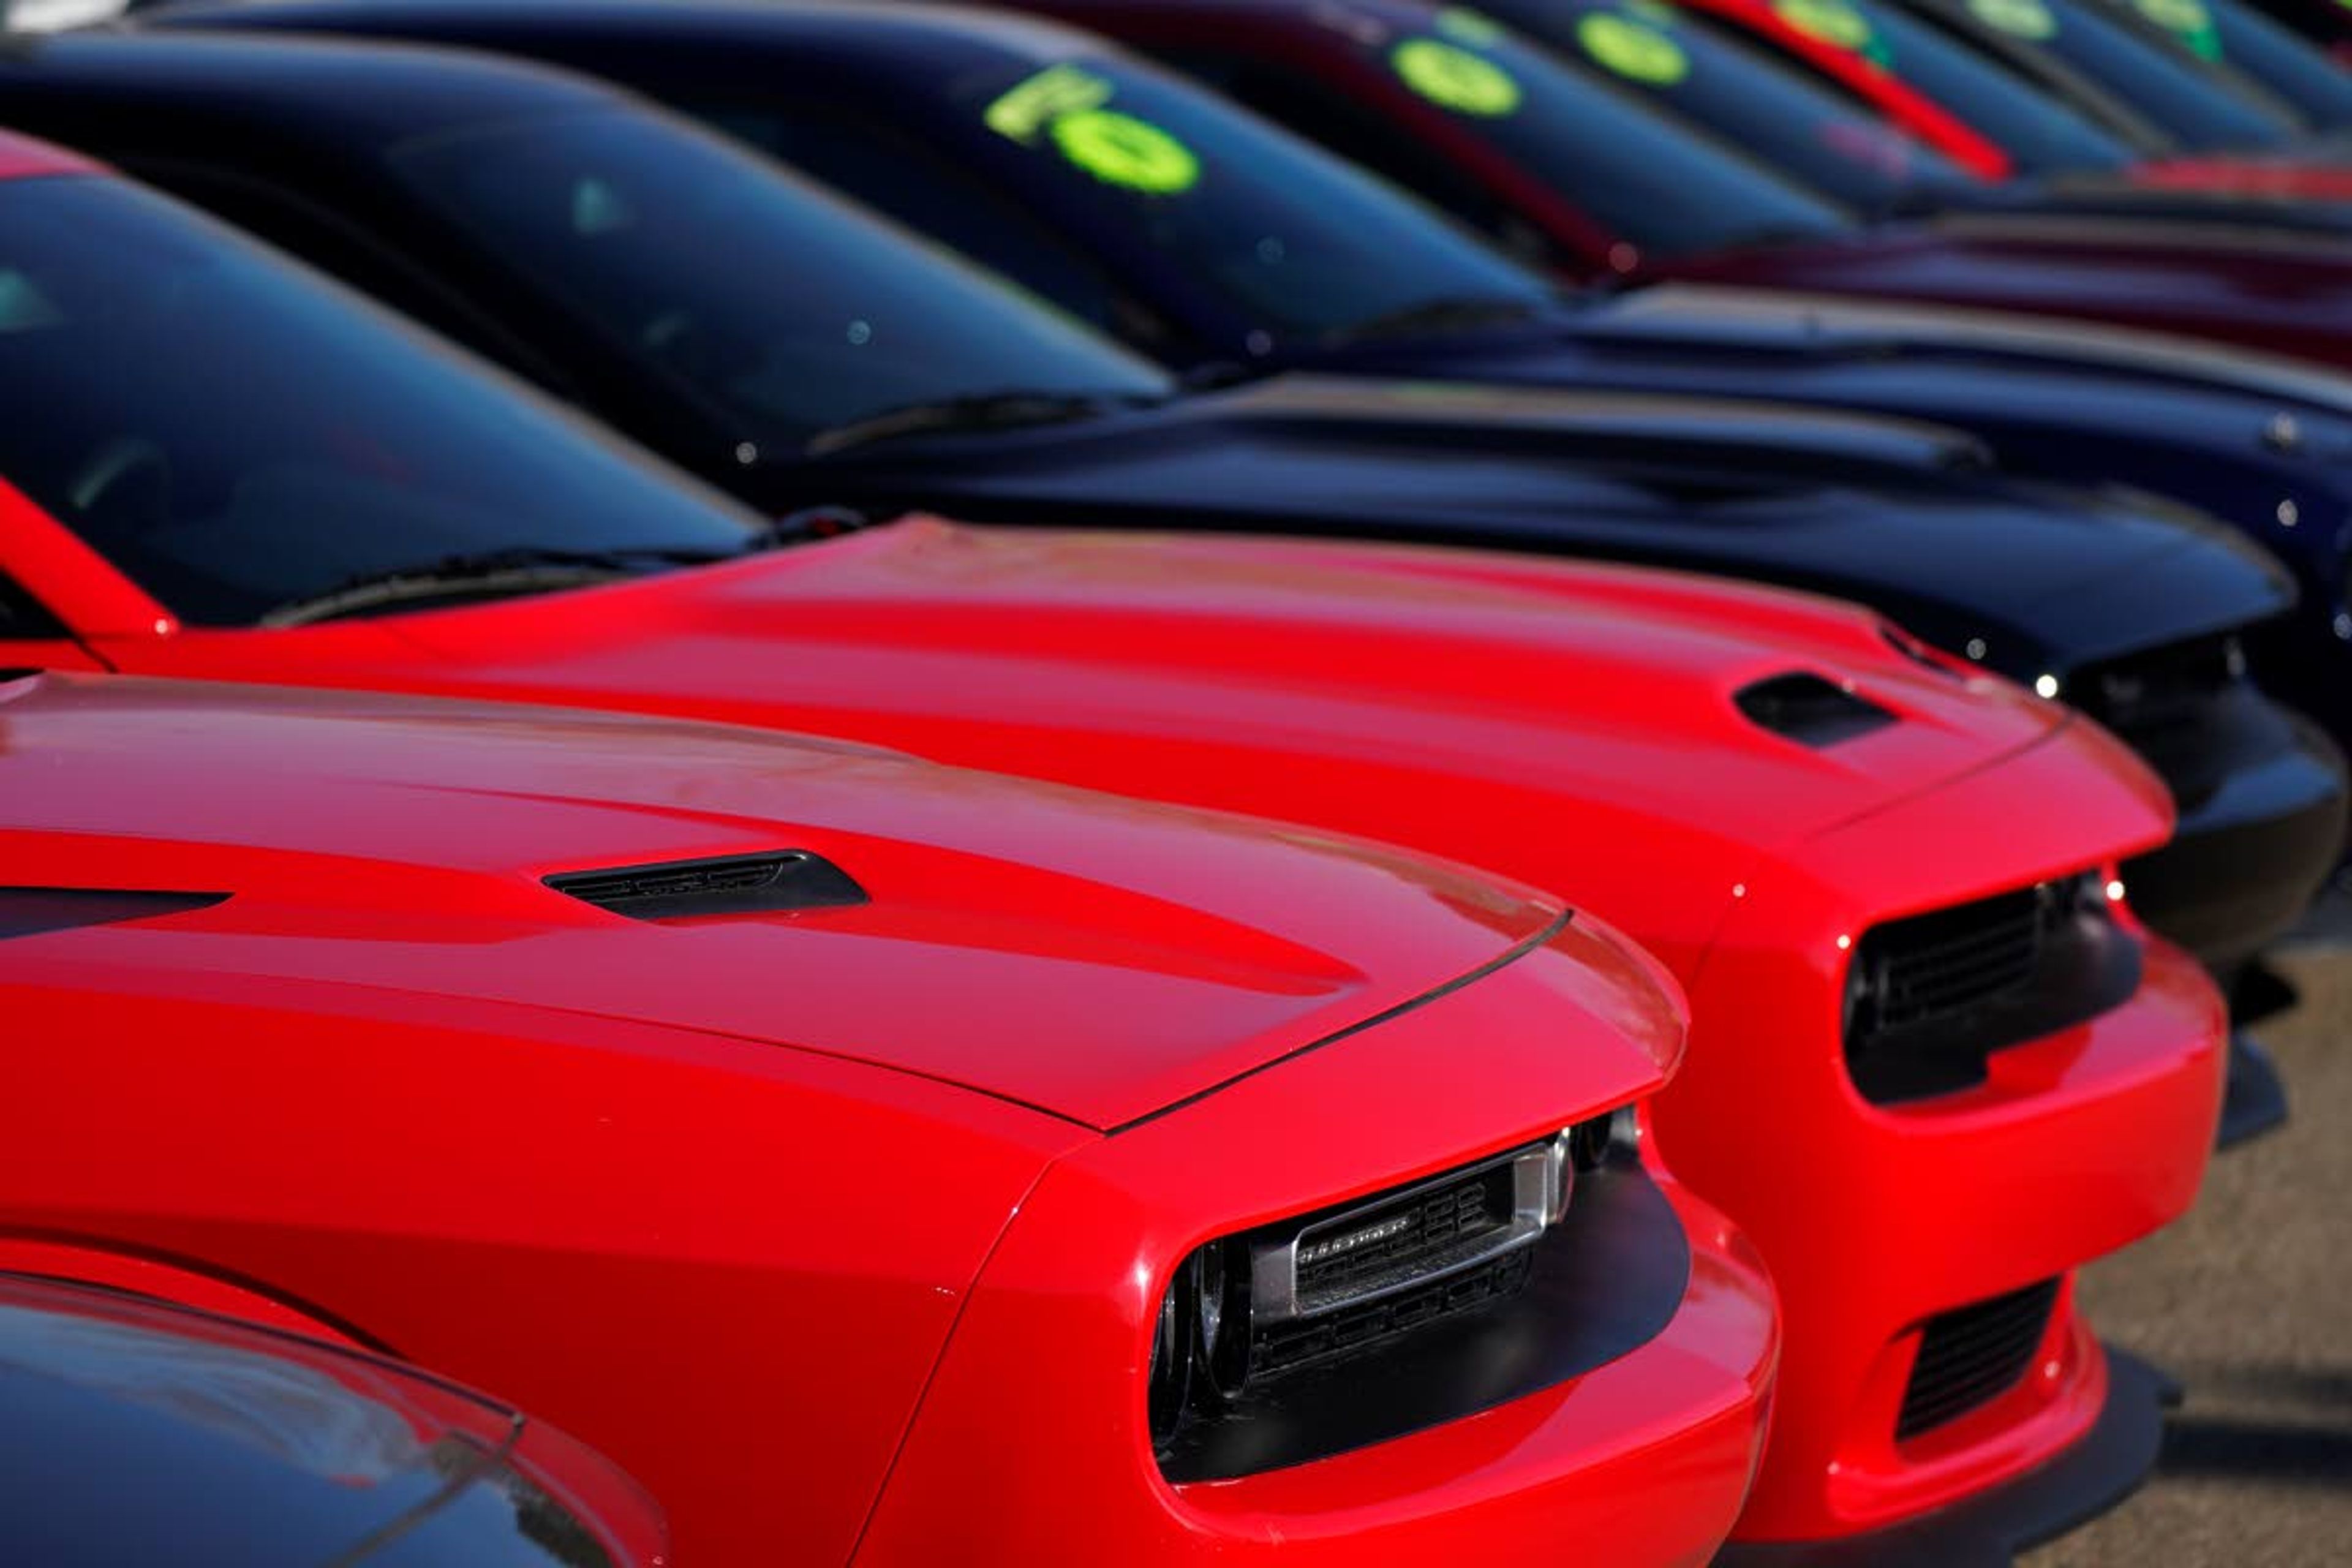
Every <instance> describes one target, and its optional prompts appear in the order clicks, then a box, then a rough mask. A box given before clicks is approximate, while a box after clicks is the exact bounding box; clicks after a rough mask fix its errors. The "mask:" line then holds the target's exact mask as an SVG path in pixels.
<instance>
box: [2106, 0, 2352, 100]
mask: <svg viewBox="0 0 2352 1568" xmlns="http://www.w3.org/2000/svg"><path fill="white" fill-rule="evenodd" d="M2102 4H2104V5H2105V6H2106V7H2107V9H2108V10H2109V11H2110V12H2112V13H2115V14H2119V15H2123V16H2137V17H2138V18H2139V19H2140V20H2142V21H2143V22H2145V23H2146V24H2147V25H2148V26H2153V27H2156V28H2158V29H2159V30H2161V31H2163V32H2165V33H2168V34H2170V35H2171V36H2172V37H2174V38H2175V39H2177V40H2178V41H2179V44H2180V46H2181V47H2183V48H2185V49H2187V50H2188V51H2189V53H2190V54H2192V55H2195V56H2197V57H2198V58H2200V59H2207V60H2213V61H2217V62H2219V63H2220V64H2221V65H2224V66H2228V67H2230V68H2232V69H2234V70H2237V71H2239V72H2242V74H2244V75H2245V76H2246V77H2248V78H2250V79H2252V80H2253V81H2255V82H2257V83H2259V84H2260V85H2261V86H2263V87H2264V88H2267V89H2270V90H2271V91H2272V92H2274V93H2276V94H2277V95H2278V96H2279V97H2280V98H2281V99H2283V100H2285V101H2286V102H2288V103H2290V104H2292V105H2294V108H2295V109H2296V110H2298V111H2299V112H2301V113H2302V114H2304V115H2305V116H2306V117H2307V118H2308V119H2309V120H2310V121H2311V122H2312V123H2313V124H2315V125H2323V126H2326V127H2328V128H2329V129H2331V130H2332V129H2336V128H2338V127H2342V126H2347V125H2352V74H2347V73H2346V71H2345V70H2344V68H2342V67H2341V66H2340V65H2338V64H2337V63H2336V58H2335V57H2334V56H2332V55H2330V54H2328V53H2326V51H2324V50H2321V49H2315V48H2314V47H2312V46H2311V44H2310V43H2309V41H2308V40H2306V39H2304V38H2300V37H2296V36H2295V35H2294V32H2292V31H2291V30H2289V29H2288V28H2287V27H2285V26H2282V25H2281V24H2280V23H2278V22H2276V21H2273V19H2272V18H2270V17H2268V16H2263V14H2262V13H2261V12H2260V11H2258V10H2256V9H2254V7H2253V6H2252V5H2247V4H2245V0H2102Z"/></svg>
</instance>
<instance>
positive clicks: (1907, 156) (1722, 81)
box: [1490, 0, 1967, 212]
mask: <svg viewBox="0 0 2352 1568" xmlns="http://www.w3.org/2000/svg"><path fill="white" fill-rule="evenodd" d="M1490 9H1492V10H1493V11H1494V13H1495V14H1496V16H1500V17H1502V18H1503V19H1504V20H1506V21H1509V22H1512V23H1514V24H1517V26H1521V27H1523V28H1525V29H1527V30H1528V32H1529V33H1531V34H1532V35H1533V36H1535V37H1538V38H1540V39H1542V40H1544V41H1545V42H1547V43H1549V44H1551V45H1552V46H1553V47H1556V48H1557V49H1559V52H1560V53H1561V55H1562V56H1563V57H1564V58H1568V59H1570V60H1573V61H1576V62H1578V63H1579V64H1580V66H1581V67H1582V68H1585V69H1587V70H1589V71H1591V72H1593V73H1595V74H1597V75H1601V76H1603V77H1606V78H1608V79H1612V80H1615V81H1620V82H1624V83H1628V84H1630V85H1631V86H1632V87H1633V89H1634V90H1635V91H1638V92H1642V93H1644V94H1646V95H1648V96H1649V97H1650V98H1652V99H1653V100H1657V101H1659V102H1661V103H1663V104H1664V106H1665V107H1666V108H1667V109H1669V110H1673V111H1674V112H1675V113H1676V114H1678V115H1681V116H1683V117H1684V118H1685V119H1687V120H1690V121H1693V122H1695V123H1696V124H1698V125H1701V126H1704V127H1706V129H1707V130H1709V131H1711V132H1715V133H1716V134H1717V135H1718V136H1720V137H1722V138H1724V139H1725V140H1726V141H1728V142H1734V143H1736V144H1737V145H1738V146H1741V147H1744V148H1747V149H1748V151H1750V152H1752V153H1755V154H1756V155H1758V156H1759V157H1760V158H1762V159H1763V160H1764V161H1765V162H1766V163H1770V164H1771V165H1772V166H1773V167H1774V168H1777V169H1780V170H1783V171H1785V172H1786V173H1788V174H1794V175H1795V176H1796V177H1797V178H1798V179H1800V180H1802V181H1803V182H1804V183H1805V184H1808V185H1811V187H1812V188H1813V189H1815V190H1817V191H1821V192H1822V193H1824V194H1826V195H1831V196H1833V197H1835V198H1836V199H1838V200H1839V201H1841V202H1843V203H1844V204H1846V205H1848V206H1852V207H1857V208H1860V209H1862V210H1864V211H1865V212H1884V211H1885V210H1887V209H1888V208H1890V207H1893V206H1895V205H1899V204H1900V203H1901V202H1902V201H1903V200H1904V199H1905V198H1906V196H1907V195H1911V194H1912V193H1915V192H1917V191H1920V190H1922V189H1923V188H1933V187H1935V186H1938V185H1958V184H1965V183H1966V182H1967V176H1966V175H1964V174H1961V173H1960V172H1959V170H1958V169H1957V168H1955V167H1954V166H1953V165H1952V164H1951V163H1948V162H1947V161H1946V160H1945V159H1944V158H1943V157H1942V156H1941V155H1939V154H1937V153H1933V152H1930V151H1929V150H1928V149H1927V148H1926V147H1924V146H1922V145H1920V144H1919V143H1918V142H1915V141H1913V140H1912V139H1911V138H1910V137H1908V136H1906V135H1905V134H1903V133H1902V132H1899V131H1897V130H1895V128H1894V127H1892V126H1890V125H1888V124H1887V123H1886V122H1885V121H1882V120H1880V119H1877V118H1876V117H1875V116H1874V115H1872V114H1871V113H1870V112H1869V111H1868V110H1863V109H1859V108H1856V107H1854V106H1853V105H1852V104H1850V103H1849V102H1848V101H1847V100H1844V99H1842V98H1840V97H1839V96H1838V95H1837V94H1836V93H1834V92H1832V91H1831V90H1829V89H1826V88H1824V87H1822V86H1820V85H1818V84H1817V83H1815V82H1813V81H1811V80H1809V79H1806V78H1805V77H1803V76H1801V75H1799V74H1798V73H1797V72H1795V71H1793V70H1790V68H1787V67H1785V66H1782V65H1780V64H1778V63H1776V62H1775V61H1773V60H1772V59H1770V58H1769V57H1767V56H1766V55H1765V54H1764V53H1763V52H1762V51H1761V50H1759V49H1757V48H1755V47H1751V46H1750V45H1748V44H1745V43H1743V42H1741V41H1740V40H1739V39H1738V38H1737V37H1733V36H1731V35H1730V34H1728V33H1727V32H1723V31H1719V30H1717V28H1716V27H1714V26H1711V25H1709V24H1708V23H1706V22H1705V21H1703V20H1701V19H1699V18H1697V17H1695V16H1691V15H1690V14H1689V13H1688V12H1685V11H1682V10H1679V9H1677V8H1675V6H1673V5H1667V4H1665V3H1664V0H1502V3H1501V4H1499V5H1490Z"/></svg>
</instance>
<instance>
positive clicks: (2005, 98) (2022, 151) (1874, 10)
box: [1774, 0, 2136, 174]
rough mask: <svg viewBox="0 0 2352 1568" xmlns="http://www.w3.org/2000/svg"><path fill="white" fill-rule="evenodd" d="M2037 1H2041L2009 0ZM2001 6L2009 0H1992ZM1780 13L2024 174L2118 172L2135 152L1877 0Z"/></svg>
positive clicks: (1792, 1) (1796, 4)
mask: <svg viewBox="0 0 2352 1568" xmlns="http://www.w3.org/2000/svg"><path fill="white" fill-rule="evenodd" d="M1987 4H1988V5H1989V6H2000V5H2002V4H2003V0H1987ZM2011 4H2014V5H2021V6H2024V7H2028V8H2032V7H2036V6H2038V5H2039V0H2011ZM1774 9H1775V10H1776V11H1778V12H1779V13H1780V16H1781V19H1782V20H1784V21H1786V22H1788V23H1789V24H1790V26H1796V27H1798V28H1799V29H1801V31H1804V32H1806V33H1809V34H1811V36H1813V37H1817V38H1820V39H1822V41H1823V42H1827V43H1833V44H1837V45H1840V46H1841V47H1846V48H1850V49H1853V50H1854V51H1855V52H1857V53H1859V54H1861V55H1862V56H1863V57H1864V58H1866V59H1868V60H1869V61H1870V62H1871V63H1872V64H1873V65H1874V66H1875V67H1876V68H1879V69H1881V70H1884V71H1886V72H1888V73H1890V74H1892V75H1893V76H1894V77H1895V79H1896V80H1898V81H1900V82H1902V83H1903V84H1904V85H1905V86H1906V87H1908V88H1910V89H1913V90H1914V91H1916V92H1917V93H1919V94H1920V95H1921V96H1922V97H1924V98H1927V100H1930V101H1931V102H1933V103H1935V104H1937V106H1938V107H1940V108H1942V109H1944V110H1947V111H1948V112H1949V113H1950V114H1951V115H1952V116H1953V117H1954V118H1956V119H1958V120H1959V121H1961V122H1963V123H1964V124H1966V125H1967V126H1968V127H1969V129H1970V130H1972V131H1974V132H1977V134H1979V136H1982V137H1984V138H1985V139H1986V140H1988V141H1990V142H1992V143H1993V144H1994V145H1995V146H1997V147H1999V148H2000V150H2001V151H2002V152H2003V153H2007V154H2008V155H2009V158H2010V161H2011V163H2013V164H2014V165H2015V166H2016V169H2017V172H2018V173H2019V174H2059V173H2069V174H2076V173H2084V172H2091V171H2112V170H2119V169H2123V168H2126V167H2127V166H2128V165H2130V164H2131V163H2133V162H2135V161H2136V160H2135V154H2134V153H2133V152H2132V150H2131V149H2130V148H2129V147H2127V146H2126V145H2125V144H2124V142H2122V141H2120V140H2119V139H2117V138H2116V137H2115V136H2113V135H2111V134H2109V133H2108V132H2106V131H2105V130H2103V129H2101V128H2100V127H2098V126H2096V125H2094V124H2093V123H2092V122H2091V121H2089V120H2087V119H2085V118H2084V116H2083V115H2082V114H2080V113H2078V112H2077V111H2076V110H2073V109H2071V108H2069V107H2067V106H2066V105H2065V104H2063V103H2061V102H2059V101H2058V100H2056V99H2054V98H2052V97H2051V96H2050V95H2049V94H2048V93H2045V92H2043V91H2042V89H2039V88H2037V87H2035V86H2033V85H2032V83H2030V82H2027V81H2025V80H2024V79H2021V78H2020V77H2018V76H2017V75H2016V74H2015V73H2014V72H2012V71H2011V70H2010V69H2009V68H2007V67H2004V66H2000V65H1997V64H1995V63H1994V62H1993V61H1992V60H1990V59H1989V58H1986V57H1985V56H1984V55H1983V54H1982V53H1981V52H1979V50H1978V49H1976V48H1975V47H1972V46H1970V45H1969V44H1965V43H1963V42H1961V41H1960V40H1959V39H1958V38H1955V37H1952V36H1951V35H1949V34H1948V33H1943V32H1939V31H1937V29H1936V28H1934V27H1931V26H1927V24H1926V23H1924V22H1921V21H1918V20H1916V19H1915V18H1913V17H1911V16H1906V15H1904V14H1903V13H1902V12H1901V11H1899V10H1896V9H1895V7H1894V6H1892V5H1882V4H1879V3H1878V0H1785V3H1784V4H1781V5H1776V6H1775V7H1774Z"/></svg>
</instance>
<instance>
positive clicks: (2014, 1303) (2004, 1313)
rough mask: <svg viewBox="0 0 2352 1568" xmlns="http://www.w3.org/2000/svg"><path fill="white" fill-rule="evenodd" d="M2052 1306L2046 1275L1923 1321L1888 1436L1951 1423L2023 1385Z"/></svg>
mask: <svg viewBox="0 0 2352 1568" xmlns="http://www.w3.org/2000/svg"><path fill="white" fill-rule="evenodd" d="M2057 1306H2058V1281H2057V1280H2055V1279H2045V1280H2043V1281H2042V1282H2041V1283H2040V1284H2038V1285H2029V1286H2027V1287H2026V1288H2025V1289H2022V1290H2013V1291H2011V1293H2010V1294H2008V1295H2006V1296H1996V1297H1994V1298H1992V1299H1991V1300H1987V1301H1979V1302H1976V1303H1974V1304H1972V1305H1970V1306H1966V1307H1960V1308H1956V1309H1955V1310H1951V1311H1948V1312H1945V1313H1941V1314H1939V1315H1938V1316H1937V1317H1934V1318H1931V1319H1929V1320H1928V1321H1927V1327H1926V1328H1925V1329H1923V1330H1922V1331H1920V1334H1919V1354H1918V1358H1917V1359H1916V1361H1915V1362H1914V1363H1912V1367H1911V1381H1910V1382H1909V1384H1906V1386H1905V1388H1904V1390H1903V1408H1902V1410H1901V1411H1900V1412H1899V1413H1898V1414H1897V1415H1896V1416H1895V1441H1896V1442H1898V1443H1907V1442H1909V1441H1910V1440H1911V1439H1913V1438H1914V1437H1917V1436H1923V1435H1924V1434H1926V1433H1928V1432H1932V1431H1934V1430H1935V1429H1936V1428H1937V1427H1938V1426H1945V1425H1947V1424H1948V1423H1950V1422H1953V1421H1957V1420H1958V1419H1959V1418H1960V1417H1961V1416H1963V1415H1967V1414H1969V1412H1970V1411H1972V1410H1980V1409H1982V1408H1983V1407H1984V1406H1986V1405H1990V1404H1991V1403H1992V1402H1993V1401H1994V1400H1996V1399H1999V1398H2000V1396H2001V1395H2002V1394H2007V1393H2008V1392H2009V1391H2010V1390H2011V1389H2013V1388H2015V1387H2016V1386H2017V1385H2018V1384H2021V1383H2022V1382H2024V1381H2025V1375H2026V1373H2028V1372H2030V1371H2032V1367H2033V1358H2034V1353H2035V1352H2037V1351H2039V1350H2040V1349H2041V1348H2042V1338H2043V1336H2044V1335H2046V1334H2047V1333H2048V1332H2049V1331H2050V1314H2051V1313H2052V1312H2053V1311H2054V1310H2056V1309H2057Z"/></svg>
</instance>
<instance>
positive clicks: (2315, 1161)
mask: <svg viewBox="0 0 2352 1568" xmlns="http://www.w3.org/2000/svg"><path fill="white" fill-rule="evenodd" d="M2279 967H2280V969H2281V970H2282V971H2283V972H2284V973H2287V974H2288V975H2289V977H2290V978H2292V979H2293V980H2294V981H2295V983H2296V984H2298V985H2299V986H2300V987H2301V988H2302V990H2303V1000H2302V1004H2301V1005H2300V1006H2298V1007H2297V1008H2296V1009H2295V1010H2294V1012H2293V1013H2290V1014H2287V1015H2285V1016H2282V1017H2280V1018H2278V1019H2275V1020H2273V1021H2271V1022H2268V1023H2265V1024H2264V1025H2263V1026H2262V1027H2261V1028H2260V1029H2258V1030H2257V1031H2256V1035H2257V1037H2258V1038H2260V1039H2261V1040H2262V1041H2263V1044H2265V1045H2266V1046H2268V1047H2270V1048H2271V1050H2272V1053H2273V1055H2274V1056H2275V1057H2276V1058H2277V1059H2278V1063H2279V1067H2280V1070H2281V1071H2282V1073H2283V1074H2284V1077H2285V1079H2286V1082H2287V1088H2288V1091H2289V1093H2290V1094H2291V1096H2292V1097H2293V1100H2292V1104H2293V1108H2294V1113H2293V1116H2292V1118H2291V1119H2290V1120H2289V1121H2288V1122H2287V1124H2286V1125H2285V1126H2284V1127H2283V1128H2282V1129H2280V1130H2279V1131H2275V1132H2272V1133H2270V1134H2267V1135H2265V1136H2264V1137H2263V1138H2260V1139H2258V1140H2255V1141H2254V1142H2249V1143H2246V1144H2243V1145H2242V1146H2241V1147H2239V1148H2237V1149H2235V1150H2232V1151H2230V1152H2226V1153H2224V1154H2222V1155H2221V1156H2220V1157H2219V1158H2218V1159H2217V1160H2216V1161H2215V1162H2214V1164H2213V1167H2212V1171H2211V1173H2210V1175H2209V1176H2208V1177H2207V1179H2206V1184H2205V1190H2204V1193H2203V1195H2202V1196H2201V1197H2200V1199H2199V1201H2198V1205H2197V1207H2196V1208H2195V1210H2194V1211H2192V1212H2191V1213H2190V1214H2189V1216H2188V1217H2187V1218H2185V1219H2183V1220H2181V1221H2180V1222H2179V1224H2177V1225H2175V1226H2172V1227H2171V1228H2170V1229H2168V1230H2166V1231H2164V1232H2162V1233H2161V1234H2159V1235H2158V1236H2156V1237H2152V1238H2151V1239H2149V1240H2147V1241H2146V1242H2143V1243H2141V1244H2140V1245H2139V1246H2138V1247H2134V1248H2132V1249H2131V1250H2130V1251H2128V1252H2126V1253H2123V1254H2121V1255H2120V1256H2118V1257H2116V1258H2109V1259H2107V1260H2106V1261H2105V1262H2103V1263H2101V1264H2099V1265H2097V1266H2096V1267H2095V1268H2092V1269H2090V1270H2089V1271H2088V1273H2087V1274H2086V1275H2085V1276H2084V1301H2085V1303H2086V1304H2087V1305H2088V1308H2089V1310H2090V1313H2091V1321H2093V1322H2094V1323H2095V1324H2096V1325H2097V1326H2098V1328H2099V1330H2100V1331H2101V1332H2102V1333H2103V1334H2104V1335H2105V1337H2106V1338H2107V1339H2108V1340H2109V1341H2110V1342H2114V1343H2116V1344H2118V1345H2121V1346H2123V1347H2124V1348H2125V1349H2126V1350H2129V1351H2132V1352H2136V1353H2137V1354H2138V1355H2140V1356H2142V1357H2143V1358H2145V1359H2147V1360H2148V1361H2151V1362H2154V1363H2157V1364H2158V1366H2161V1367H2163V1368H2164V1369H2165V1370H2166V1371H2168V1372H2169V1373H2172V1374H2173V1375H2174V1376H2176V1377H2178V1378H2179V1380H2180V1381H2181V1382H2182V1383H2183V1384H2185V1385H2186V1386H2187V1390H2188V1397H2187V1400H2186V1403H2185V1404H2184V1405H2182V1406H2181V1408H2180V1409H2179V1410H2178V1411H2177V1412H2175V1413H2174V1415H2173V1416H2172V1418H2171V1421H2170V1424H2169V1426H2168V1431H2167V1435H2166V1440H2165V1447H2164V1458H2163V1460H2162V1463H2161V1466H2160V1468H2159V1469H2158V1474H2157V1477H2156V1479H2154V1480H2153V1481H2152V1482H2150V1483H2149V1485H2147V1487H2146V1488H2144V1489H2142V1490H2140V1491H2139V1492H2138V1493H2137V1495H2135V1496H2134V1497H2133V1498H2132V1499H2131V1500H2129V1501H2127V1502H2126V1503H2125V1504H2123V1506H2122V1507H2121V1508H2119V1509H2117V1510H2116V1511H2114V1512H2112V1513H2110V1514H2107V1515H2106V1516H2105V1517H2104V1518H2102V1519H2100V1520H2098V1521H2095V1522H2094V1523H2092V1524H2091V1525H2089V1526H2087V1527H2085V1528H2084V1529H2082V1530H2080V1531H2076V1532H2074V1533H2073V1534H2071V1535H2068V1536H2066V1537H2064V1538H2063V1539H2061V1540H2059V1541H2057V1542H2052V1543H2051V1544H2049V1545H2047V1546H2045V1547H2043V1548H2042V1549H2041V1550H2040V1551H2038V1552H2033V1553H2032V1554H2031V1555H2029V1556H2027V1557H2025V1558H2022V1559H2021V1560H2020V1561H2021V1563H2025V1564H2027V1565H2028V1568H2126V1565H2129V1568H2206V1565H2209V1564H2210V1565H2212V1568H2352V899H2343V898H2339V899H2337V900H2335V901H2334V902H2333V903H2332V904H2330V905H2329V906H2328V907H2326V908H2325V909H2324V910H2322V911H2321V913H2320V914H2319V915H2318V916H2317V917H2316V918H2315V920H2314V921H2312V922H2311V923H2310V925H2308V926H2307V927H2306V928H2305V933H2304V935H2303V937H2302V938H2301V939H2300V940H2298V942H2296V943H2295V944H2294V946H2293V947H2291V948H2290V949H2288V950H2287V952H2285V953H2284V958H2283V962H2282V963H2280V964H2279Z"/></svg>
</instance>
